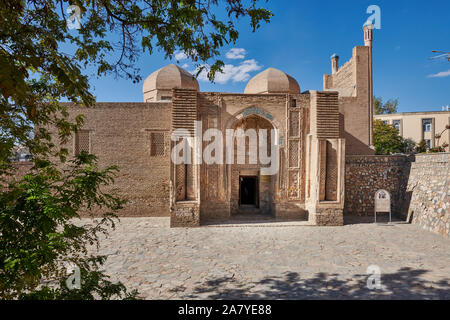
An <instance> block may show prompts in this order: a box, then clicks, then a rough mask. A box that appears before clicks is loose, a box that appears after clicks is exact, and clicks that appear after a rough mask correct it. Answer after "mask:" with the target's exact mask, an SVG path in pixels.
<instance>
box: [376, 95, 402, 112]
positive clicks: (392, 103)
mask: <svg viewBox="0 0 450 320" xmlns="http://www.w3.org/2000/svg"><path fill="white" fill-rule="evenodd" d="M373 108H374V112H375V114H377V115H378V114H391V113H396V112H397V108H398V99H390V100H388V101H386V102H385V103H383V99H382V98H381V97H375V96H374V97H373Z"/></svg>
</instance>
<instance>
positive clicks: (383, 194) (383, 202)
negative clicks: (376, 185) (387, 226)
mask: <svg viewBox="0 0 450 320" xmlns="http://www.w3.org/2000/svg"><path fill="white" fill-rule="evenodd" d="M377 212H389V223H391V222H392V214H391V194H390V193H389V192H387V191H386V190H378V191H377V192H376V193H375V223H377Z"/></svg>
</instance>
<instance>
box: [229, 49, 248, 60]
mask: <svg viewBox="0 0 450 320" xmlns="http://www.w3.org/2000/svg"><path fill="white" fill-rule="evenodd" d="M246 54H247V51H246V50H245V49H243V48H233V49H230V50H229V51H228V52H227V53H226V55H225V56H226V57H227V58H228V59H233V60H234V59H244V58H245V55H246Z"/></svg>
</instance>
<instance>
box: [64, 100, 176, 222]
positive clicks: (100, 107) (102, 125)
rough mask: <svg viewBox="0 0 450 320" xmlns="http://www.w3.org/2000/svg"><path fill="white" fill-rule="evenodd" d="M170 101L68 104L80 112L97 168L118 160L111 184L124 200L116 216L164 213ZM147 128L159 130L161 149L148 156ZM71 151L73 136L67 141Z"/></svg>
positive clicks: (72, 110)
mask: <svg viewBox="0 0 450 320" xmlns="http://www.w3.org/2000/svg"><path fill="white" fill-rule="evenodd" d="M171 108H172V107H171V102H166V103H134V102H133V103H108V102H102V103H97V104H96V105H95V107H94V108H84V107H80V106H70V107H69V112H70V116H71V117H75V116H76V115H77V114H83V115H84V116H85V123H84V126H83V129H85V130H89V131H90V140H91V141H90V143H91V153H93V154H95V155H96V156H97V157H98V159H99V164H100V166H101V168H104V167H106V166H111V165H117V166H118V168H119V170H120V172H119V173H118V176H117V177H116V179H115V185H114V186H113V188H114V189H116V190H117V192H118V194H119V195H120V196H122V197H123V198H126V199H127V200H128V203H127V204H126V205H125V209H124V210H122V211H120V212H119V213H118V214H119V216H169V215H170V212H169V202H170V201H169V188H170V186H169V185H170V182H169V181H170V171H169V165H170V129H171V119H172V115H171ZM152 133H163V134H164V144H165V146H164V155H163V156H161V155H158V156H152V155H151V152H150V149H151V135H152ZM66 147H68V149H69V152H71V154H72V155H73V146H72V141H70V143H69V144H68V145H67V146H66Z"/></svg>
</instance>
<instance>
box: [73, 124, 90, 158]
mask: <svg viewBox="0 0 450 320" xmlns="http://www.w3.org/2000/svg"><path fill="white" fill-rule="evenodd" d="M90 145H91V141H90V133H89V130H78V131H77V132H76V133H75V155H79V154H80V153H81V151H86V152H88V153H90Z"/></svg>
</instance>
